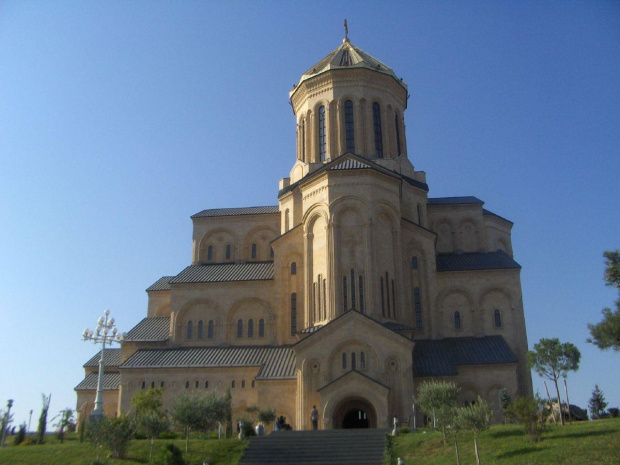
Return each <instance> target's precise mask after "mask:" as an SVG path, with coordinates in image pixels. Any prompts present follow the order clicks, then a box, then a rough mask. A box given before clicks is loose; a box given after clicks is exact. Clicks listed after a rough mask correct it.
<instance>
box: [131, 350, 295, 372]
mask: <svg viewBox="0 0 620 465" xmlns="http://www.w3.org/2000/svg"><path fill="white" fill-rule="evenodd" d="M210 367H260V369H259V371H258V375H257V379H294V378H295V353H294V352H293V350H292V349H291V347H290V346H279V347H272V346H249V347H180V348H174V349H140V350H138V351H137V352H136V353H134V354H133V355H132V356H131V357H129V358H128V359H127V360H126V361H125V362H124V363H123V365H122V366H121V369H124V368H134V369H135V368H147V369H150V368H210Z"/></svg>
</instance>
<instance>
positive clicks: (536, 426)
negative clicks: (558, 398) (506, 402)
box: [508, 394, 550, 442]
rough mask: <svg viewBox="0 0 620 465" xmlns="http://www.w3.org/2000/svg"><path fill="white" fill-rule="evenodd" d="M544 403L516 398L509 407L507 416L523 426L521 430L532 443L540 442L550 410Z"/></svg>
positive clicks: (536, 398) (533, 399)
mask: <svg viewBox="0 0 620 465" xmlns="http://www.w3.org/2000/svg"><path fill="white" fill-rule="evenodd" d="M545 404H546V402H545V401H544V400H542V399H541V398H540V396H538V394H536V397H518V398H517V400H515V401H514V402H513V403H512V405H511V406H510V407H508V416H509V417H511V418H514V420H515V421H516V422H517V423H519V424H521V425H523V430H524V432H525V434H527V435H528V436H529V438H530V441H532V442H538V441H540V436H541V435H542V432H543V430H544V429H545V423H546V421H547V417H548V416H549V413H550V410H548V409H546V408H545Z"/></svg>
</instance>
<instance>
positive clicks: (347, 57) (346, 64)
mask: <svg viewBox="0 0 620 465" xmlns="http://www.w3.org/2000/svg"><path fill="white" fill-rule="evenodd" d="M347 68H366V69H370V70H373V71H377V72H379V73H383V74H387V75H389V76H392V77H393V78H394V79H396V80H397V81H398V82H399V83H400V84H401V85H402V86H403V87H404V88H405V89H407V84H405V82H404V81H403V80H402V79H400V78H398V77H397V76H396V73H394V70H393V69H392V68H390V67H389V66H387V65H385V64H384V63H382V62H380V61H379V60H377V59H376V58H373V57H371V56H370V55H369V54H368V53H366V52H364V51H363V50H362V49H360V48H357V47H355V46H354V45H353V44H351V41H349V39H344V40H343V41H342V45H341V46H340V47H338V48H337V49H336V50H334V51H332V52H331V53H330V54H329V55H327V56H326V57H325V58H323V59H322V60H321V61H319V62H318V63H317V64H315V65H314V66H312V67H311V68H310V69H309V70H308V71H306V72H305V73H304V74H302V76H301V79H300V80H299V83H298V85H299V84H301V83H302V82H303V81H305V80H307V79H310V78H311V77H314V76H316V75H318V74H321V73H324V72H326V71H330V70H333V69H347Z"/></svg>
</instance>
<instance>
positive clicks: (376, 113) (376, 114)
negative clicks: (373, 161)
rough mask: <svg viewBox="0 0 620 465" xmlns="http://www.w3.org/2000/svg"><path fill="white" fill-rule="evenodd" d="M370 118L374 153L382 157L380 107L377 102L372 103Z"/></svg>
mask: <svg viewBox="0 0 620 465" xmlns="http://www.w3.org/2000/svg"><path fill="white" fill-rule="evenodd" d="M372 120H373V123H374V127H375V155H376V156H377V158H383V136H382V134H381V107H380V106H379V104H378V103H377V102H375V103H373V104H372Z"/></svg>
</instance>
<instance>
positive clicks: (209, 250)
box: [207, 245, 213, 261]
mask: <svg viewBox="0 0 620 465" xmlns="http://www.w3.org/2000/svg"><path fill="white" fill-rule="evenodd" d="M207 260H209V261H211V260H213V246H212V245H210V246H209V247H207Z"/></svg>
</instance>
